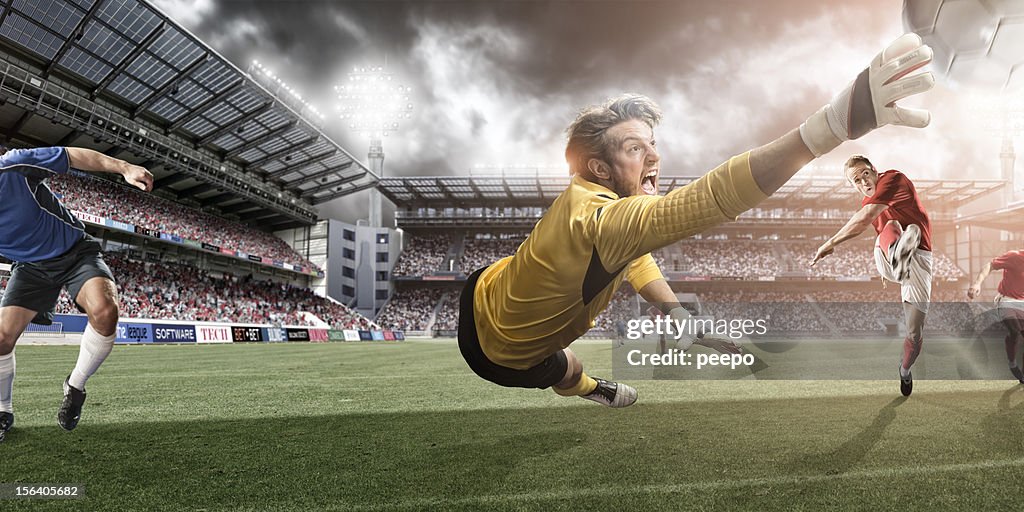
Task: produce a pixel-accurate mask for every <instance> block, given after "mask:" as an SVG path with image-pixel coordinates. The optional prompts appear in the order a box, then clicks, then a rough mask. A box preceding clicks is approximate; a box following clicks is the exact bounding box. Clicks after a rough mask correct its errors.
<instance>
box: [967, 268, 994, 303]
mask: <svg viewBox="0 0 1024 512" xmlns="http://www.w3.org/2000/svg"><path fill="white" fill-rule="evenodd" d="M991 273H992V262H991V261H986V262H985V266H983V267H981V272H978V277H977V278H975V280H974V283H973V284H971V286H970V288H968V289H967V298H968V299H971V300H974V299H975V298H976V297H978V295H980V294H981V284H982V283H984V282H985V279H987V278H988V275H989V274H991Z"/></svg>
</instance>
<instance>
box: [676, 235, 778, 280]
mask: <svg viewBox="0 0 1024 512" xmlns="http://www.w3.org/2000/svg"><path fill="white" fill-rule="evenodd" d="M678 248H679V251H673V252H671V253H669V254H667V255H665V256H666V260H665V263H664V265H665V266H663V267H662V270H666V271H675V272H684V273H687V274H692V275H697V276H716V277H717V276H723V277H742V278H756V277H766V276H774V275H776V274H778V273H779V263H778V261H777V260H776V258H775V256H774V254H773V251H772V247H771V243H770V242H754V241H749V240H728V241H717V240H714V241H712V240H686V241H684V242H680V243H679V247H678Z"/></svg>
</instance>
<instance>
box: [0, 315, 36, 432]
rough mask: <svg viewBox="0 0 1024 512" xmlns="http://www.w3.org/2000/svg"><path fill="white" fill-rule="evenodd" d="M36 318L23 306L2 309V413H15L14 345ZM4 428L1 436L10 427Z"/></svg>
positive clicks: (0, 338)
mask: <svg viewBox="0 0 1024 512" xmlns="http://www.w3.org/2000/svg"><path fill="white" fill-rule="evenodd" d="M35 316H36V312H35V311H32V310H31V309H26V308H23V307H21V306H5V307H0V413H8V414H12V413H13V412H14V408H13V402H12V400H13V392H14V374H15V360H14V345H15V344H16V343H17V342H18V338H19V337H21V334H22V333H23V332H25V328H26V327H28V324H29V323H30V322H31V321H32V318H34V317H35ZM12 421H13V419H12ZM3 427H4V426H3V425H0V436H2V433H3V432H5V431H6V430H7V429H9V428H10V425H6V428H3Z"/></svg>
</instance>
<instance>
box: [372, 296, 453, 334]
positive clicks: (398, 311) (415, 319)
mask: <svg viewBox="0 0 1024 512" xmlns="http://www.w3.org/2000/svg"><path fill="white" fill-rule="evenodd" d="M442 293H443V289H441V288H406V289H403V290H398V291H396V292H395V293H394V295H392V296H391V300H389V301H388V303H387V304H386V305H385V306H384V308H383V309H381V312H380V313H379V314H378V315H377V324H378V325H380V326H381V327H383V328H385V329H399V330H404V331H422V330H425V329H426V328H427V327H428V326H429V324H430V319H431V318H432V317H433V316H434V307H435V306H437V301H438V299H440V298H441V294H442Z"/></svg>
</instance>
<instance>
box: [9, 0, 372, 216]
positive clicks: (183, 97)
mask: <svg viewBox="0 0 1024 512" xmlns="http://www.w3.org/2000/svg"><path fill="white" fill-rule="evenodd" d="M0 57H2V59H0V99H2V100H3V106H2V108H0V127H2V128H0V136H2V137H3V138H4V139H5V140H6V141H8V142H9V144H10V145H24V146H47V145H62V146H68V145H78V146H83V147H89V148H92V149H96V150H99V151H102V152H105V153H107V154H109V155H112V156H116V157H118V158H122V159H127V160H129V161H131V162H133V163H137V164H140V165H143V166H145V167H147V168H149V169H150V170H151V171H152V172H153V173H154V174H155V176H156V177H157V182H156V187H155V188H156V190H157V191H158V193H162V194H164V195H166V196H167V197H169V198H172V199H176V200H187V201H190V202H192V203H194V204H195V205H196V206H198V207H201V208H208V209H215V210H216V211H219V212H220V213H221V214H222V215H225V216H231V217H234V218H237V219H244V221H245V222H248V223H250V224H252V225H256V226H259V227H260V228H261V229H266V230H269V231H273V230H278V229H288V228H294V227H300V226H308V225H311V224H312V223H314V222H315V221H316V220H317V215H316V212H315V210H314V208H313V206H314V205H317V204H320V203H323V202H326V201H330V200H332V199H335V198H337V197H341V196H343V195H346V194H350V193H353V192H356V191H359V190H363V189H367V188H370V187H373V186H374V184H375V183H376V181H377V177H376V176H375V175H374V174H373V173H372V172H370V171H369V170H368V169H367V168H366V167H365V166H363V165H362V164H361V163H360V162H359V161H358V160H357V159H356V158H354V157H353V156H352V155H351V154H350V153H349V152H347V151H346V150H345V149H344V148H342V147H341V146H339V145H338V144H337V143H336V142H334V141H333V140H331V138H330V137H328V136H327V135H326V134H324V132H323V131H322V129H321V127H320V126H318V123H317V116H315V115H312V113H310V112H306V111H304V107H303V105H301V104H299V103H298V102H296V101H293V100H292V99H291V98H290V97H278V96H276V95H275V94H273V93H272V92H271V91H269V90H268V89H267V88H265V87H264V86H263V85H261V84H260V83H259V82H258V81H257V80H255V79H254V77H252V76H250V75H248V74H247V73H245V72H243V71H242V70H240V69H238V68H237V67H236V66H235V65H233V64H232V63H230V62H228V61H227V60H225V59H224V58H223V57H221V56H220V55H219V54H217V52H215V51H214V50H213V49H211V48H210V47H209V46H208V45H207V44H206V43H204V42H202V41H200V40H199V39H197V38H196V37H195V36H193V35H191V34H190V33H189V32H188V31H187V30H185V29H184V28H182V27H181V26H180V25H178V24H177V23H175V22H174V21H173V20H171V19H169V18H168V17H167V16H166V15H164V14H163V13H161V12H160V11H159V10H158V9H156V8H155V7H153V6H152V5H150V4H149V3H147V2H145V1H137V0H103V1H97V2H75V1H60V0H27V1H24V2H7V3H6V5H5V6H4V7H3V10H2V12H0Z"/></svg>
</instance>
